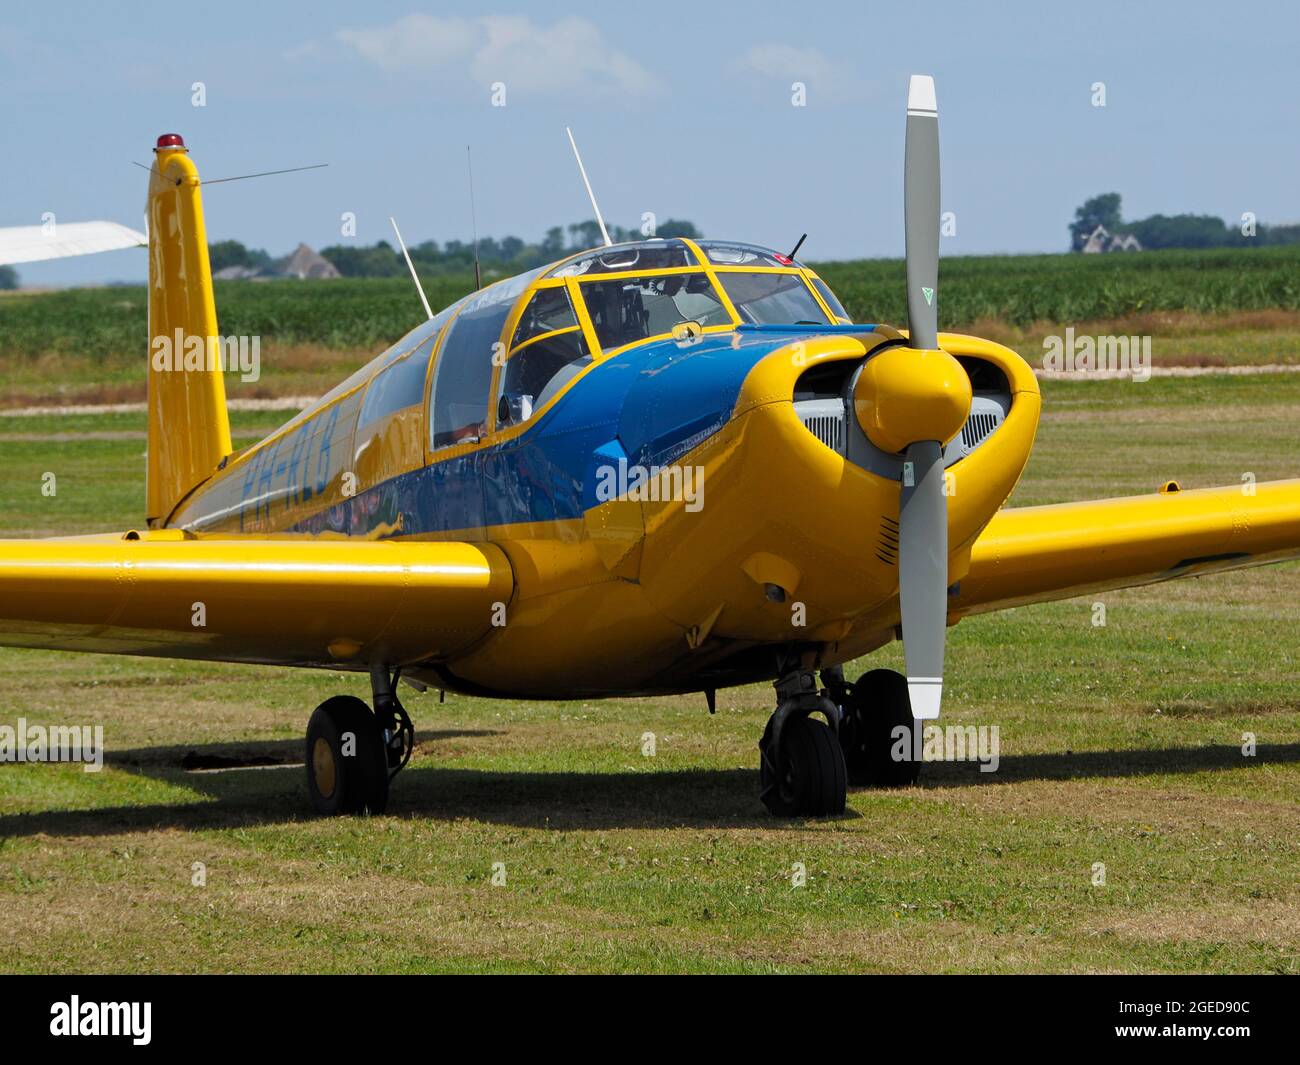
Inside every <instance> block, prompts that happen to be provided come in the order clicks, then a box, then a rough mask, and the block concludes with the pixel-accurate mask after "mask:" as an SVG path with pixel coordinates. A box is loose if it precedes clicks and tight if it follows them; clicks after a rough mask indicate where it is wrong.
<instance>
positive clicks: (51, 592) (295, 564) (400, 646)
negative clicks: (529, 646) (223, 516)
mask: <svg viewBox="0 0 1300 1065" xmlns="http://www.w3.org/2000/svg"><path fill="white" fill-rule="evenodd" d="M127 536H128V537H136V536H138V538H135V539H128V538H125V537H123V536H118V535H110V536H88V537H72V538H67V539H52V540H3V541H0V645H7V646H13V647H43V648H51V649H56V650H74V651H94V652H103V653H110V654H130V655H152V656H158V657H166V658H189V659H203V660H210V661H227V662H256V663H264V664H271V665H295V666H326V667H334V668H358V669H364V668H366V666H367V663H368V662H369V661H370V660H371V658H372V657H375V656H378V657H379V658H380V659H381V660H382V661H385V662H389V663H393V664H397V663H413V662H418V661H437V660H439V659H442V658H444V657H446V656H447V655H451V654H455V653H457V652H459V651H461V650H463V649H464V648H466V647H468V646H469V645H470V644H472V643H473V642H474V641H476V640H478V639H480V638H481V637H483V636H484V635H485V634H487V633H488V632H490V631H491V630H492V622H493V619H494V613H496V614H499V608H497V607H496V604H499V603H500V604H504V603H507V602H509V600H510V597H511V594H512V592H513V590H514V577H513V574H512V572H511V569H510V564H509V562H508V561H507V560H506V557H505V555H504V554H503V553H502V552H501V551H500V550H499V549H498V548H496V547H495V546H493V545H491V544H469V543H442V542H438V543H430V542H416V541H401V542H394V541H378V542H367V543H357V542H356V541H321V540H310V541H308V540H292V539H284V540H262V539H258V540H253V539H247V540H245V539H237V538H231V539H203V538H199V539H196V538H193V537H189V536H186V535H185V534H182V533H179V532H162V533H141V534H134V533H132V534H127Z"/></svg>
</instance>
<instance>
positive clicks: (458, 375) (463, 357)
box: [430, 300, 510, 451]
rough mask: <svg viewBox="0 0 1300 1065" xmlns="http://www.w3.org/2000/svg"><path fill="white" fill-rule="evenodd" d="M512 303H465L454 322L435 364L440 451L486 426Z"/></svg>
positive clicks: (435, 431)
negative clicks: (495, 366) (497, 359)
mask: <svg viewBox="0 0 1300 1065" xmlns="http://www.w3.org/2000/svg"><path fill="white" fill-rule="evenodd" d="M509 314H510V303H509V302H506V301H504V300H498V301H494V302H488V303H487V305H486V306H484V305H479V306H477V307H476V306H474V304H473V303H470V304H468V305H466V307H465V309H464V310H463V311H461V312H460V314H459V315H458V316H457V318H456V320H455V321H454V322H452V323H451V328H450V329H449V330H448V332H447V339H446V340H445V341H443V345H442V351H441V352H440V353H439V355H438V364H437V366H436V367H435V368H434V377H433V393H432V412H431V413H432V417H431V418H430V439H431V442H432V446H433V448H434V450H435V451H436V450H437V449H439V448H444V447H454V446H455V445H456V444H472V443H477V442H478V441H479V440H481V439H482V438H483V434H484V433H486V432H487V413H488V393H489V392H490V391H491V390H492V368H493V357H494V356H497V355H498V353H499V352H500V351H501V346H500V345H501V330H502V329H504V328H505V324H506V318H507V316H508V315H509Z"/></svg>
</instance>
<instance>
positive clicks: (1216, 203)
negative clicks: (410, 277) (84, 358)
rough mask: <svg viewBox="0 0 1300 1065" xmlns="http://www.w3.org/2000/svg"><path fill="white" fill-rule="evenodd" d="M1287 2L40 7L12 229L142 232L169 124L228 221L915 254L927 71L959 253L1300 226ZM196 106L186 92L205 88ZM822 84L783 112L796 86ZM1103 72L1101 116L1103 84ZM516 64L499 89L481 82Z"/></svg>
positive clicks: (18, 50) (45, 272)
mask: <svg viewBox="0 0 1300 1065" xmlns="http://www.w3.org/2000/svg"><path fill="white" fill-rule="evenodd" d="M1298 46H1300V11H1298V10H1297V8H1296V7H1295V5H1294V4H1293V3H1251V2H1240V0H1239V2H1234V3H1227V4H1225V3H1204V2H1192V3H1169V4H1141V3H1137V2H1133V0H1130V2H1127V3H1123V2H1120V3H1111V2H1099V0H1087V2H1081V0H1075V2H1072V3H1068V4H1051V3H1045V2H1040V3H997V4H987V5H986V4H973V3H971V4H948V3H916V2H912V3H907V4H902V3H895V4H877V3H868V2H863V0H857V2H850V3H818V2H783V3H763V2H752V3H745V4H739V3H736V4H721V3H712V4H711V3H705V2H702V0H694V2H688V3H682V2H675V0H659V2H656V3H650V4H647V3H640V4H616V3H611V2H609V0H605V2H603V3H585V2H579V0H567V2H564V3H557V4H548V5H541V4H528V5H524V4H518V3H515V4H511V3H506V2H501V3H495V2H493V0H486V2H485V3H443V4H416V3H412V2H402V3H388V2H383V0H372V2H370V3H367V4H365V5H356V4H345V3H340V2H333V0H316V2H314V3H311V4H301V5H296V4H282V3H272V2H269V0H264V2H261V3H256V4H246V3H238V2H221V3H209V4H190V5H178V4H175V3H167V4H146V3H132V4H121V5H115V4H110V3H99V4H64V3H57V2H51V3H41V4H24V5H21V7H18V6H17V5H14V4H9V5H6V7H5V8H3V9H0V93H2V94H3V99H4V101H5V118H4V121H3V123H0V160H3V164H2V166H0V225H22V224H28V225H30V224H36V223H39V221H40V216H41V214H42V212H44V211H54V212H55V213H56V215H57V217H58V218H59V219H61V220H64V221H84V220H90V219H96V218H107V219H113V220H116V221H120V222H124V223H126V224H128V225H134V226H136V227H137V228H139V227H140V224H141V222H140V219H141V212H142V207H143V200H144V190H145V180H146V175H145V174H144V172H143V171H141V170H139V169H137V168H136V167H133V166H132V165H131V161H132V160H136V161H139V162H148V161H149V160H150V158H151V151H150V149H151V148H152V146H153V143H154V139H155V137H156V136H157V135H158V134H159V133H162V132H167V131H176V132H179V133H182V134H183V135H184V136H185V138H186V141H187V143H188V144H189V145H190V148H191V150H192V152H193V155H194V158H195V160H196V161H197V163H198V166H199V168H200V172H201V173H202V174H203V176H205V177H207V178H215V177H225V176H228V175H234V174H243V173H247V172H250V171H256V170H268V169H275V168H279V167H288V166H295V165H304V164H308V163H317V162H328V163H329V164H330V166H329V169H327V170H321V171H314V172H309V173H305V174H295V175H288V176H283V177H269V178H262V179H258V180H254V181H247V182H236V183H232V184H228V185H221V186H214V187H213V188H211V189H209V190H208V191H207V192H206V194H205V205H206V210H207V219H208V231H209V235H210V237H211V238H212V239H221V238H226V237H232V238H236V239H239V240H242V241H244V242H245V243H247V244H250V245H254V246H259V247H266V248H267V249H268V250H270V251H271V252H272V253H273V254H281V253H284V252H287V251H288V250H290V249H291V248H292V247H293V246H294V245H295V244H296V243H297V242H298V241H300V240H301V241H306V242H307V243H309V244H311V245H313V246H314V247H321V246H323V245H327V244H332V243H337V242H338V241H339V240H340V235H339V225H340V221H339V219H340V215H341V214H342V213H343V212H344V211H353V212H356V215H357V217H358V226H359V231H358V234H357V237H356V239H357V240H359V241H361V242H363V243H367V244H368V243H371V242H373V241H375V240H376V239H379V238H387V237H388V236H389V229H388V222H387V217H388V215H389V214H395V215H396V216H397V218H398V221H399V223H400V224H401V225H402V228H403V234H404V235H405V236H406V237H407V239H408V240H409V241H411V242H418V241H420V240H423V239H427V238H430V237H432V238H434V239H437V240H446V239H455V238H467V237H468V235H469V230H470V225H469V207H468V196H467V193H466V178H465V145H466V144H467V143H472V144H473V146H474V161H475V174H476V178H477V199H478V223H479V231H480V233H482V234H491V235H497V236H501V235H505V234H516V235H518V236H522V237H525V238H529V239H535V238H538V237H540V236H541V234H542V232H543V231H544V229H545V228H546V227H547V226H548V225H552V224H557V223H568V222H571V221H577V220H579V219H581V218H585V217H589V216H590V212H589V210H588V208H587V204H586V200H585V197H584V193H583V191H582V186H581V184H580V183H579V181H578V177H577V173H576V171H575V169H574V166H573V162H572V158H571V156H570V154H569V147H568V142H567V141H566V140H565V137H564V125H565V124H566V123H570V124H572V125H573V127H574V130H575V132H576V134H577V136H578V140H579V145H580V147H581V148H582V150H583V153H584V157H585V160H586V163H587V168H588V171H589V173H590V174H591V178H592V181H593V183H594V184H595V187H596V191H597V195H598V198H599V199H600V202H601V207H602V209H603V210H604V212H605V214H606V217H607V218H608V219H609V220H610V221H612V222H619V223H622V224H624V225H639V223H640V218H641V214H642V212H643V211H654V212H655V213H656V214H657V215H658V217H659V218H660V219H664V218H667V217H670V216H676V217H685V218H689V219H691V220H693V221H694V222H696V224H698V225H699V226H701V227H702V228H703V229H704V230H705V231H706V232H707V233H708V234H710V235H713V236H727V237H734V238H741V239H750V240H755V241H759V242H762V243H766V244H772V245H775V246H778V247H784V246H786V245H789V244H791V243H792V242H793V241H794V240H795V239H796V238H797V237H798V235H799V234H800V233H801V232H803V231H804V230H807V231H808V232H809V233H810V236H809V238H808V243H807V244H806V246H805V251H804V255H805V257H807V258H809V259H813V260H816V259H823V258H844V257H853V256H865V255H897V254H900V253H901V251H902V224H901V220H902V188H901V185H902V158H903V155H902V153H903V128H904V100H905V95H906V86H907V75H908V74H909V73H912V72H924V73H932V74H934V76H935V78H936V82H937V85H938V96H939V111H940V130H941V137H942V149H943V165H944V172H943V189H944V191H943V200H944V208H945V209H946V210H951V211H955V212H956V214H957V235H956V236H955V237H951V238H947V239H945V241H944V245H943V251H944V253H945V254H970V253H979V252H994V251H1015V252H1022V251H1045V250H1059V249H1062V248H1063V247H1064V246H1065V243H1066V240H1067V234H1066V224H1067V223H1068V221H1069V220H1070V218H1071V216H1072V214H1073V210H1074V208H1075V207H1076V206H1077V205H1078V204H1079V203H1080V202H1081V201H1082V200H1083V199H1084V198H1085V197H1087V196H1089V195H1091V194H1094V193H1098V192H1104V191H1111V190H1114V191H1118V192H1120V193H1122V194H1123V197H1124V209H1125V214H1126V216H1127V217H1140V216H1142V215H1146V214H1150V213H1153V212H1157V211H1161V212H1165V213H1177V212H1183V211H1189V212H1198V213H1201V212H1205V213H1213V214H1217V215H1220V216H1225V217H1229V218H1232V219H1236V218H1238V217H1239V216H1240V214H1241V212H1242V211H1246V210H1250V211H1254V212H1255V213H1256V214H1257V215H1258V217H1259V218H1260V220H1261V221H1265V222H1269V221H1272V222H1283V221H1297V220H1300V47H1298ZM195 81H202V82H204V83H205V85H206V93H207V104H206V106H205V107H194V106H192V104H191V85H192V84H193V83H194V82H195ZM795 81H800V82H803V83H805V84H806V86H807V106H804V107H794V106H792V105H791V84H792V83H793V82H795ZM1099 81H1100V82H1104V83H1105V87H1106V106H1105V107H1094V106H1092V102H1091V98H1092V90H1091V86H1092V85H1093V83H1094V82H1099ZM494 82H503V83H504V84H505V86H506V106H505V107H494V106H492V102H491V88H490V87H491V85H492V83H494ZM20 272H21V274H22V276H23V279H24V281H25V282H26V283H30V284H67V283H74V282H83V281H101V280H108V279H140V278H143V276H144V272H145V263H144V255H143V253H142V252H139V251H126V252H114V253H111V254H106V255H99V256H92V257H88V258H85V259H81V260H73V261H66V262H62V263H56V264H31V265H28V266H24V267H21V268H20Z"/></svg>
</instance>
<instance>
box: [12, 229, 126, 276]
mask: <svg viewBox="0 0 1300 1065" xmlns="http://www.w3.org/2000/svg"><path fill="white" fill-rule="evenodd" d="M148 243H149V238H148V237H146V236H145V235H144V234H143V233H137V232H136V231H135V230H134V229H130V228H128V227H127V226H121V225H118V224H117V223H116V222H59V223H57V224H53V225H50V226H12V227H10V228H8V229H0V266H12V265H14V264H15V263H34V262H39V261H41V260H42V259H64V258H68V257H69V256H73V255H93V254H94V253H95V252H100V251H117V250H118V249H119V248H137V247H143V246H145V245H147V244H148Z"/></svg>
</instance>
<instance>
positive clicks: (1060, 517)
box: [951, 480, 1300, 617]
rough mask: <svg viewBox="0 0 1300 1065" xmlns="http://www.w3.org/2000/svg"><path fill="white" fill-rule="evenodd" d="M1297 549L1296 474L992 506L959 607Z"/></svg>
mask: <svg viewBox="0 0 1300 1065" xmlns="http://www.w3.org/2000/svg"><path fill="white" fill-rule="evenodd" d="M1293 558H1300V480H1292V481H1270V482H1266V483H1264V484H1258V485H1241V486H1237V487H1233V488H1204V489H1197V490H1195V491H1186V492H1182V491H1171V492H1160V493H1155V494H1152V495H1149V496H1133V497H1129V498H1125V499H1102V500H1096V501H1090V502H1086V503H1064V504H1059V505H1055V506H1045V507H1014V508H1011V509H1009V510H1003V511H1001V512H999V513H998V514H997V515H996V516H995V517H994V518H993V520H992V521H991V522H989V524H988V527H987V528H986V529H985V530H984V532H982V533H981V534H980V536H979V538H978V539H977V540H976V541H975V546H974V548H973V549H972V551H971V565H970V572H969V573H968V574H967V576H965V577H963V578H962V580H961V583H960V585H959V586H958V591H957V594H956V596H955V598H954V600H953V602H952V604H951V613H952V614H953V615H955V616H957V617H961V616H964V615H966V614H979V613H984V612H986V611H990V610H1003V609H1005V608H1007V607H1012V606H1021V605H1023V604H1026V603H1040V602H1045V601H1047V600H1049V599H1067V598H1069V597H1071V596H1075V595H1083V594H1085V593H1088V592H1095V591H1102V590H1105V589H1109V588H1127V587H1130V586H1133V585H1139V584H1152V583H1154V582H1156V581H1166V580H1174V579H1176V578H1179V577H1192V576H1197V575H1200V574H1203V573H1209V572H1212V571H1216V570H1225V569H1238V568H1240V567H1243V566H1259V565H1264V564H1265V563H1269V562H1281V561H1284V560H1286V559H1293Z"/></svg>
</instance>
